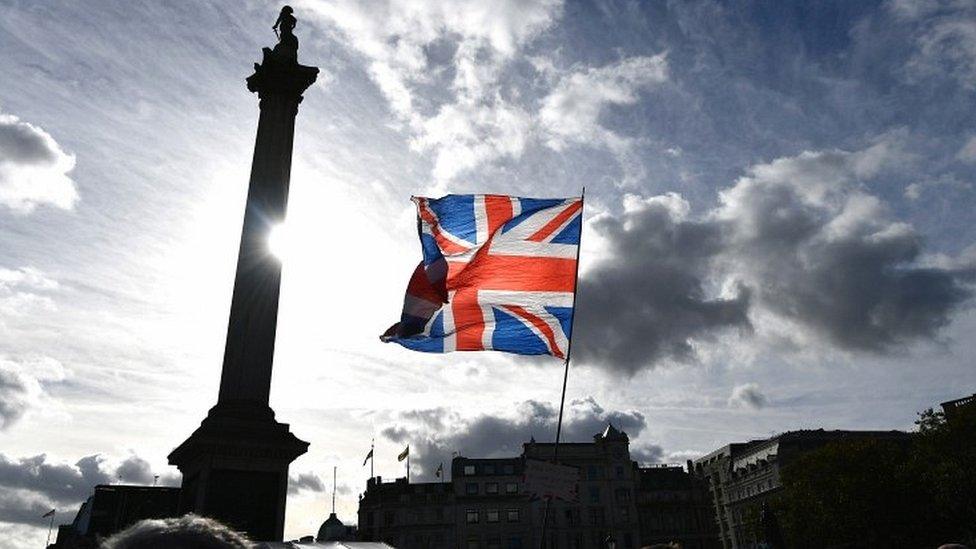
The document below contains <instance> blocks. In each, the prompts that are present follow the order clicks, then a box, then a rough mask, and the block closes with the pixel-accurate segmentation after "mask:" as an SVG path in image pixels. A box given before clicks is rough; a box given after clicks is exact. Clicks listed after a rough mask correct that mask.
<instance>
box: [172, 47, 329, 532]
mask: <svg viewBox="0 0 976 549" xmlns="http://www.w3.org/2000/svg"><path fill="white" fill-rule="evenodd" d="M254 68H255V73H254V74H253V75H252V76H250V77H249V78H248V79H247V87H248V89H249V90H250V91H252V92H256V93H257V94H258V96H259V97H260V100H261V103H260V105H261V116H260V119H259V121H258V131H257V138H256V141H255V145H254V159H253V162H252V165H251V180H250V186H249V188H248V196H247V206H246V211H245V213H244V227H243V230H242V232H241V246H240V251H239V255H238V262H237V275H236V278H235V281H234V294H233V298H232V300H231V309H230V321H229V324H228V328H227V344H226V347H225V350H224V364H223V369H222V371H221V377H220V394H219V396H218V400H217V405H216V406H214V407H213V408H211V409H210V412H209V413H208V415H207V417H206V419H204V420H203V422H202V423H201V424H200V427H199V428H198V429H197V430H196V431H194V432H193V434H191V435H190V437H189V438H188V439H187V440H186V441H185V442H183V444H181V445H180V446H178V447H177V448H176V449H175V450H173V452H172V453H170V455H169V463H170V464H171V465H175V466H177V467H179V469H180V471H181V472H182V473H183V490H182V495H181V509H182V511H184V512H194V513H197V514H199V515H203V516H208V517H212V518H215V519H218V520H220V521H222V522H224V523H226V524H228V525H230V526H232V527H234V528H235V529H238V530H240V531H243V532H245V533H247V534H248V535H249V536H250V537H251V538H252V539H255V540H260V541H280V540H281V539H282V535H283V533H284V523H285V498H286V496H287V493H288V465H289V464H290V463H291V462H292V461H293V460H294V459H295V458H296V457H298V456H300V455H302V454H304V453H305V452H306V450H307V449H308V443H307V442H304V441H302V440H299V439H298V438H297V437H296V436H295V435H293V434H292V433H291V432H290V431H289V429H288V425H287V424H284V423H278V422H277V421H275V417H274V412H273V411H272V410H271V408H270V407H269V406H268V395H269V392H270V389H271V366H272V360H273V358H274V344H275V332H276V329H277V321H278V293H279V288H280V282H281V263H280V262H279V260H278V259H277V258H276V257H274V256H273V255H272V254H271V253H270V251H269V249H268V236H269V233H270V231H271V229H272V228H273V227H274V226H275V225H276V224H277V223H280V222H282V221H283V220H284V218H285V210H286V206H287V202H288V185H289V181H290V178H291V156H292V143H293V139H294V134H295V116H296V114H297V113H298V104H299V103H300V102H301V100H302V94H303V93H304V92H305V90H306V89H307V88H308V87H309V86H311V85H312V83H313V82H315V78H316V75H317V74H318V69H317V68H315V67H306V66H303V65H299V64H298V63H297V62H296V61H294V58H293V57H292V58H288V57H285V56H282V55H279V54H277V53H272V52H271V50H268V49H267V48H265V50H264V60H263V62H262V63H261V64H255V66H254Z"/></svg>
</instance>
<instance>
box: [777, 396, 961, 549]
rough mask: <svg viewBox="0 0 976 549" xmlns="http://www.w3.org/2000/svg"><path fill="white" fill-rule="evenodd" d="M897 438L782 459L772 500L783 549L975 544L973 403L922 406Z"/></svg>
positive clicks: (840, 444)
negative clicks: (907, 431) (949, 412)
mask: <svg viewBox="0 0 976 549" xmlns="http://www.w3.org/2000/svg"><path fill="white" fill-rule="evenodd" d="M916 425H917V426H918V431H917V432H915V433H912V434H911V436H910V438H907V439H905V440H890V439H849V440H840V441H835V442H832V443H829V444H827V445H825V446H823V447H821V448H819V449H816V450H813V451H811V452H808V453H805V454H803V455H802V456H800V457H798V458H796V459H794V460H793V461H791V462H789V463H786V464H784V466H783V468H782V470H781V479H782V483H783V490H782V491H781V492H780V494H779V496H778V498H777V499H776V501H775V502H774V504H773V509H774V510H775V511H776V513H777V515H778V517H779V519H780V521H781V523H782V527H783V532H784V535H785V536H786V538H787V541H788V544H789V546H790V547H798V548H805V547H811V548H813V547H817V548H821V547H937V546H939V545H941V544H943V543H947V542H957V543H967V544H970V545H972V544H974V542H976V408H973V407H970V409H968V410H959V411H957V412H956V413H955V414H953V416H952V418H946V417H945V415H944V414H942V413H941V412H934V411H933V410H931V409H929V410H926V411H924V412H922V413H921V414H919V419H918V421H916Z"/></svg>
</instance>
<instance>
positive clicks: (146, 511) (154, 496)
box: [50, 484, 180, 549]
mask: <svg viewBox="0 0 976 549" xmlns="http://www.w3.org/2000/svg"><path fill="white" fill-rule="evenodd" d="M179 502H180V489H179V488H171V487H167V486H132V485H123V484H99V485H98V486H95V488H94V491H93V493H92V495H91V496H89V498H88V499H87V500H86V501H85V502H84V503H82V504H81V508H80V509H79V510H78V513H77V515H75V518H74V520H73V521H72V522H71V524H63V525H61V526H59V527H58V537H57V538H56V539H55V542H54V543H53V544H51V546H50V547H51V548H52V549H89V548H91V549H94V548H95V547H97V546H98V545H99V542H100V540H101V539H103V538H106V537H108V536H111V535H112V534H114V533H116V532H119V531H121V530H124V529H126V528H128V527H129V526H130V525H132V524H135V523H136V522H139V521H140V520H143V519H152V518H168V517H175V516H179V512H178V508H179Z"/></svg>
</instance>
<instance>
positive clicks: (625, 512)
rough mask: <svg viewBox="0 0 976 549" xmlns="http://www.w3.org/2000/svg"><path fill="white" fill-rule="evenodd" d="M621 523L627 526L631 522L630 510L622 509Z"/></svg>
mask: <svg viewBox="0 0 976 549" xmlns="http://www.w3.org/2000/svg"><path fill="white" fill-rule="evenodd" d="M620 522H623V523H624V524H627V523H629V522H630V509H628V508H626V507H623V508H621V509H620Z"/></svg>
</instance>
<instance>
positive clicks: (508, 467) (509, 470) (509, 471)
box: [504, 463, 515, 475]
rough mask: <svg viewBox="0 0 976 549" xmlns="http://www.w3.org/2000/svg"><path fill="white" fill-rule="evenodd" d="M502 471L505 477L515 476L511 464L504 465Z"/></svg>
mask: <svg viewBox="0 0 976 549" xmlns="http://www.w3.org/2000/svg"><path fill="white" fill-rule="evenodd" d="M504 471H505V474H506V475H514V474H515V466H514V465H512V464H511V463H506V464H505V468H504Z"/></svg>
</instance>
